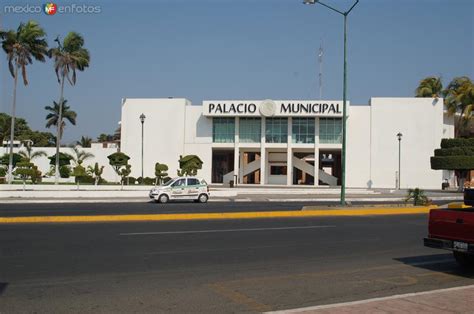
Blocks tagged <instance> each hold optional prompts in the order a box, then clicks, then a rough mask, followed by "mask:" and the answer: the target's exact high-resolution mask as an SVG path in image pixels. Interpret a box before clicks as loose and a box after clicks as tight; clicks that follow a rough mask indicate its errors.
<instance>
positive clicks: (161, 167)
mask: <svg viewBox="0 0 474 314" xmlns="http://www.w3.org/2000/svg"><path fill="white" fill-rule="evenodd" d="M166 171H168V166H167V165H166V164H160V163H159V162H157V163H156V164H155V177H156V180H155V185H159V184H162V183H163V178H164V177H167V176H168V173H167V172H166Z"/></svg>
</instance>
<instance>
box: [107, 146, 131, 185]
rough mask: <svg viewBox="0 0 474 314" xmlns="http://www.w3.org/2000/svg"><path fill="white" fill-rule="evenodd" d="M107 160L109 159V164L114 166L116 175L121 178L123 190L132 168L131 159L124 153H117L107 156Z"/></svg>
mask: <svg viewBox="0 0 474 314" xmlns="http://www.w3.org/2000/svg"><path fill="white" fill-rule="evenodd" d="M107 158H108V159H109V164H110V165H111V166H112V168H113V169H114V171H115V173H117V175H119V176H120V177H121V180H120V182H121V184H122V188H123V184H124V179H125V177H127V176H128V175H130V172H129V171H130V169H131V166H130V165H129V164H128V160H129V159H130V157H128V156H127V155H126V154H124V153H122V152H117V153H113V154H111V155H109V156H107ZM127 169H128V170H127ZM127 172H128V173H127Z"/></svg>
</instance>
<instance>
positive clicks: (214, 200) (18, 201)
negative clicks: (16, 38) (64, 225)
mask: <svg viewBox="0 0 474 314" xmlns="http://www.w3.org/2000/svg"><path fill="white" fill-rule="evenodd" d="M339 200H340V199H339V198H261V199H252V198H234V199H231V198H211V199H209V201H208V202H210V203H223V202H281V203H294V202H299V203H301V202H339ZM346 200H347V201H348V202H368V203H369V202H370V203H372V202H404V201H405V199H404V198H397V197H393V198H388V197H379V198H377V197H373V198H356V197H350V198H347V199H346ZM431 200H432V201H453V202H454V201H462V200H463V197H462V196H459V197H448V196H441V197H432V198H431ZM148 202H150V199H149V198H139V199H134V198H114V199H100V198H98V199H93V198H88V199H82V198H80V197H78V198H65V199H34V198H13V197H12V198H0V204H67V203H148Z"/></svg>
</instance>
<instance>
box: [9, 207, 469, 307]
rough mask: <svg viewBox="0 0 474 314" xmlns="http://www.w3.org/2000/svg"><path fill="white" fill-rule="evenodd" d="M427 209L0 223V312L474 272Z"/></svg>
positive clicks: (387, 291) (188, 302) (362, 292)
mask: <svg viewBox="0 0 474 314" xmlns="http://www.w3.org/2000/svg"><path fill="white" fill-rule="evenodd" d="M426 219H427V217H426V215H400V216H372V217H370V216H367V217H338V218H335V217H324V218H323V217H321V218H305V219H255V220H222V221H182V222H147V223H135V222H134V223H107V224H102V223H94V224H85V223H81V224H29V225H0V312H1V313H33V312H39V313H64V312H68V313H91V312H96V313H112V312H113V313H137V312H140V313H143V312H148V313H151V312H153V313H157V312H166V313H169V312H172V313H190V312H193V313H194V312H199V313H237V312H238V313H240V312H261V311H268V310H277V309H288V308H295V307H302V306H312V305H320V304H329V303H336V302H343V301H353V300H361V299H366V298H373V297H381V296H388V295H394V294H400V293H408V292H418V291H426V290H433V289H440V288H445V287H453V286H461V285H467V284H472V279H473V278H474V273H466V272H464V271H462V270H461V269H460V268H458V266H457V265H456V264H455V262H454V260H453V259H452V257H451V255H450V254H448V253H446V252H444V251H439V250H434V249H428V248H424V247H423V245H422V238H423V236H425V235H426V231H427V226H426Z"/></svg>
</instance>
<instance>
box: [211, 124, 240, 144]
mask: <svg viewBox="0 0 474 314" xmlns="http://www.w3.org/2000/svg"><path fill="white" fill-rule="evenodd" d="M234 136H235V122H234V118H213V119H212V141H213V142H214V143H233V142H234Z"/></svg>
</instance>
